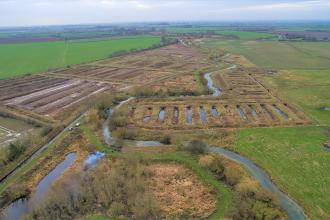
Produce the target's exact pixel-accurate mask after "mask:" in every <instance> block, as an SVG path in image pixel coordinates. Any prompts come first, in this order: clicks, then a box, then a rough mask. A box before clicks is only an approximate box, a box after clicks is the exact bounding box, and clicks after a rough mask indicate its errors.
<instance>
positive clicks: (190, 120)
mask: <svg viewBox="0 0 330 220" xmlns="http://www.w3.org/2000/svg"><path fill="white" fill-rule="evenodd" d="M192 114H193V113H192V110H191V107H187V109H186V119H187V123H188V124H192Z"/></svg>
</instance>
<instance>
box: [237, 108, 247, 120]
mask: <svg viewBox="0 0 330 220" xmlns="http://www.w3.org/2000/svg"><path fill="white" fill-rule="evenodd" d="M236 108H237V111H238V113H239V116H240V117H241V118H242V119H244V120H246V119H247V117H246V115H245V112H244V111H243V109H242V108H241V107H240V106H237V107H236Z"/></svg>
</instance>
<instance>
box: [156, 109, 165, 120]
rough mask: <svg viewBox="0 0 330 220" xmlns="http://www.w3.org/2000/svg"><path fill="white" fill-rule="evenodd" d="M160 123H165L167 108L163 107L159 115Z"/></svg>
mask: <svg viewBox="0 0 330 220" xmlns="http://www.w3.org/2000/svg"><path fill="white" fill-rule="evenodd" d="M158 118H159V121H164V119H165V107H162V108H161V109H160V111H159V115H158Z"/></svg>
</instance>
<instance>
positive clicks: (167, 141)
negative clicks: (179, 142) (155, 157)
mask: <svg viewBox="0 0 330 220" xmlns="http://www.w3.org/2000/svg"><path fill="white" fill-rule="evenodd" d="M160 143H162V144H166V145H168V144H171V143H172V140H171V136H170V135H165V136H163V137H161V139H160Z"/></svg>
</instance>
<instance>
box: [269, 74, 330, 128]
mask: <svg viewBox="0 0 330 220" xmlns="http://www.w3.org/2000/svg"><path fill="white" fill-rule="evenodd" d="M264 80H265V81H266V83H267V84H268V85H269V86H270V87H272V88H273V90H275V91H277V93H278V94H279V95H280V97H285V98H287V99H289V100H290V101H293V102H295V103H296V104H298V105H299V106H300V107H301V108H302V109H303V110H304V111H305V112H306V113H307V114H308V116H309V117H311V118H313V119H314V120H317V121H318V122H319V123H320V124H323V125H327V126H330V111H326V110H323V109H322V108H323V107H330V92H329V91H330V70H295V71H282V72H281V73H280V74H278V75H276V76H273V77H266V78H264Z"/></svg>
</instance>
